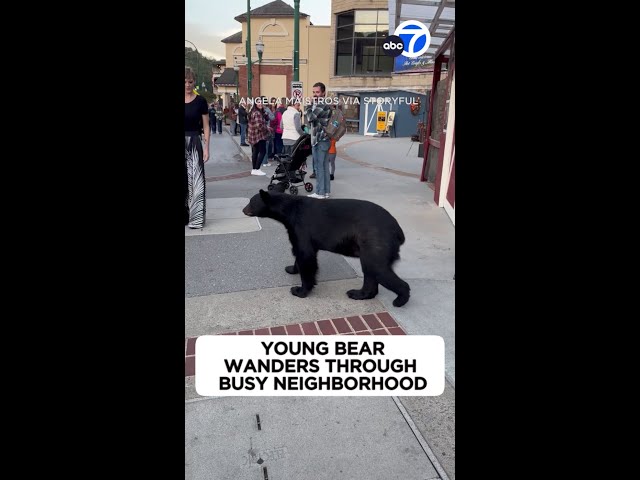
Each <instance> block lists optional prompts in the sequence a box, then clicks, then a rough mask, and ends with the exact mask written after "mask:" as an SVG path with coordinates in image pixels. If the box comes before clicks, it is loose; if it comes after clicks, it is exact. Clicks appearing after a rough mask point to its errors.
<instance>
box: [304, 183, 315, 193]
mask: <svg viewBox="0 0 640 480" xmlns="http://www.w3.org/2000/svg"><path fill="white" fill-rule="evenodd" d="M304 189H305V190H306V191H307V192H312V191H313V184H311V183H309V182H307V183H305V184H304Z"/></svg>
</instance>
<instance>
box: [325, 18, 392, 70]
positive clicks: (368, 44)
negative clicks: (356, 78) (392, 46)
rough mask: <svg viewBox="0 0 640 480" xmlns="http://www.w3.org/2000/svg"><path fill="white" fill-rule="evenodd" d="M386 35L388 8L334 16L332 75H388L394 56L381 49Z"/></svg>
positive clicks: (387, 33) (387, 31) (387, 32)
mask: <svg viewBox="0 0 640 480" xmlns="http://www.w3.org/2000/svg"><path fill="white" fill-rule="evenodd" d="M388 35H389V12H388V11H387V10H353V11H350V12H345V13H341V14H339V15H336V69H335V74H336V75H338V76H340V75H388V74H390V73H391V72H392V71H393V57H389V56H388V55H385V53H384V52H383V51H382V41H383V40H384V38H386V37H387V36H388Z"/></svg>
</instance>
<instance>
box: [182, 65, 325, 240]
mask: <svg viewBox="0 0 640 480" xmlns="http://www.w3.org/2000/svg"><path fill="white" fill-rule="evenodd" d="M196 80H197V79H196V76H195V72H194V71H193V70H192V69H191V68H190V67H185V97H184V103H185V119H184V136H185V176H184V191H185V225H187V226H188V227H189V228H194V229H196V228H203V227H204V222H205V215H206V197H205V186H206V181H205V176H204V164H205V163H206V162H207V161H208V160H209V141H210V138H211V134H215V133H216V131H217V132H218V133H219V134H222V125H223V122H224V119H225V118H228V119H229V120H230V124H231V125H230V127H231V128H230V132H231V134H232V135H237V134H238V129H239V130H240V145H242V146H251V161H252V170H251V175H256V176H264V175H266V173H265V172H264V171H262V170H261V167H262V166H263V165H264V166H270V163H269V162H270V160H272V159H273V158H274V155H276V154H291V153H292V149H293V145H294V144H295V143H296V141H297V140H298V139H299V138H300V136H301V135H303V134H305V133H310V134H311V145H312V157H313V173H312V174H311V176H310V178H315V179H316V192H315V193H313V194H311V195H309V197H311V198H318V199H320V198H322V199H326V198H329V196H330V193H331V183H330V182H331V180H333V179H334V178H335V176H334V173H335V157H336V148H335V141H334V140H332V139H330V138H329V137H328V135H327V133H326V131H325V128H326V126H327V123H328V121H329V119H330V118H331V109H332V106H331V105H329V104H327V103H325V102H323V101H322V100H321V98H323V97H325V95H326V87H325V85H324V84H323V83H321V82H318V83H316V84H315V85H314V86H313V97H314V101H313V102H312V104H311V105H309V106H307V107H306V109H305V111H304V118H305V122H306V124H303V122H302V106H301V104H300V102H299V101H295V100H293V99H289V100H287V101H286V104H285V103H283V102H280V103H279V104H278V102H277V100H276V98H271V99H270V102H269V103H268V104H267V103H266V102H265V103H264V104H263V101H262V99H260V98H257V99H255V101H254V102H253V105H251V107H250V109H249V111H247V110H246V108H245V106H244V105H243V104H242V103H241V104H239V105H234V104H231V105H230V106H229V107H228V108H224V109H223V108H222V106H221V105H220V104H219V103H213V104H211V105H207V102H206V100H205V99H204V98H203V97H202V96H201V95H198V94H197V92H195V90H194V84H195V82H196ZM247 142H248V143H247Z"/></svg>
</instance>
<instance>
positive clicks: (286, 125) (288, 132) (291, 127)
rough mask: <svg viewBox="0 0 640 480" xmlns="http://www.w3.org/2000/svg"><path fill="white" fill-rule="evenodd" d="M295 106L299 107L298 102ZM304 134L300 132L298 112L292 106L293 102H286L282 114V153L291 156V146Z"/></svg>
mask: <svg viewBox="0 0 640 480" xmlns="http://www.w3.org/2000/svg"><path fill="white" fill-rule="evenodd" d="M296 105H297V106H298V105H300V103H299V101H296ZM303 134H304V130H302V122H301V120H300V111H299V110H298V109H297V108H296V106H294V104H293V100H291V99H289V100H287V109H286V110H285V112H284V113H283V114H282V144H283V147H284V151H283V153H284V154H286V155H291V151H292V149H293V145H294V144H295V143H296V141H297V140H298V138H300V136H301V135H303Z"/></svg>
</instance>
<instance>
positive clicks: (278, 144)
mask: <svg viewBox="0 0 640 480" xmlns="http://www.w3.org/2000/svg"><path fill="white" fill-rule="evenodd" d="M273 146H274V151H275V153H282V152H283V147H284V144H283V143H282V134H281V133H276V134H275V138H274V139H273Z"/></svg>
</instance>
